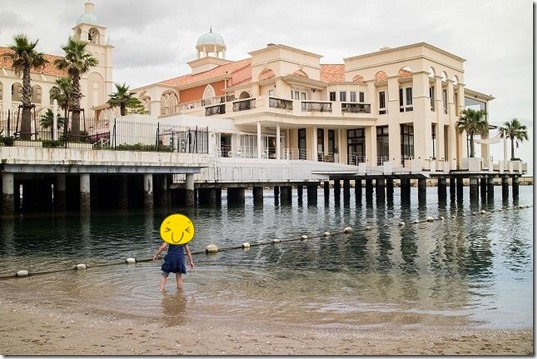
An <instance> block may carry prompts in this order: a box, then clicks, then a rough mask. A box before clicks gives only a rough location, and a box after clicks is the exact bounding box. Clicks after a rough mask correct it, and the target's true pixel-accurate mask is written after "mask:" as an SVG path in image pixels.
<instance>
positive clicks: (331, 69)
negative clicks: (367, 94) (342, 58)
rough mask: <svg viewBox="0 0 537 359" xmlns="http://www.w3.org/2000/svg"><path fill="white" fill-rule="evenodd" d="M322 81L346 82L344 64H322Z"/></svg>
mask: <svg viewBox="0 0 537 359" xmlns="http://www.w3.org/2000/svg"><path fill="white" fill-rule="evenodd" d="M321 81H322V82H326V83H333V82H344V81H345V65H344V64H321Z"/></svg>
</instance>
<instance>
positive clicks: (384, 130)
mask: <svg viewBox="0 0 537 359" xmlns="http://www.w3.org/2000/svg"><path fill="white" fill-rule="evenodd" d="M389 160H390V138H389V135H388V126H379V127H377V166H382V164H383V163H384V162H386V161H389Z"/></svg>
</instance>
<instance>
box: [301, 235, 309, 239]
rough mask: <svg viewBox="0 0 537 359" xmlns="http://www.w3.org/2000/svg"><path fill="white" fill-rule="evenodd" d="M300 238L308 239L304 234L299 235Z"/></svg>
mask: <svg viewBox="0 0 537 359" xmlns="http://www.w3.org/2000/svg"><path fill="white" fill-rule="evenodd" d="M300 238H302V239H308V236H306V235H305V234H303V235H301V236H300Z"/></svg>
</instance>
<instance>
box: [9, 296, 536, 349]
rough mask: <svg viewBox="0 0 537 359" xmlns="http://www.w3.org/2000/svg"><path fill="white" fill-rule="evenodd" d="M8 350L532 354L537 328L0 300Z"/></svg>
mask: <svg viewBox="0 0 537 359" xmlns="http://www.w3.org/2000/svg"><path fill="white" fill-rule="evenodd" d="M0 317H1V318H2V320H1V322H0V354H3V355H187V356H188V355H533V354H534V344H533V343H534V338H533V330H532V329H528V330H489V329H471V330H469V329H464V330H454V329H452V328H450V329H448V330H444V329H439V330H431V329H411V330H408V329H401V327H399V328H397V327H393V328H392V327H390V328H374V329H364V330H356V329H345V328H334V329H326V328H305V327H302V326H295V325H293V324H289V325H285V326H282V325H274V324H271V323H262V324H260V323H259V322H252V323H248V322H246V323H245V322H243V321H241V322H238V321H230V320H225V321H219V320H211V321H210V322H208V321H207V320H206V319H205V318H185V320H184V322H182V323H180V324H178V325H166V324H165V323H162V322H153V323H148V322H144V320H141V319H140V318H128V319H125V318H122V319H119V318H115V317H113V316H111V315H98V314H94V313H87V312H84V313H76V312H75V313H63V312H61V311H58V310H52V309H50V308H46V307H45V308H42V307H39V308H38V307H37V306H35V305H34V304H25V303H13V302H10V301H6V300H2V301H0Z"/></svg>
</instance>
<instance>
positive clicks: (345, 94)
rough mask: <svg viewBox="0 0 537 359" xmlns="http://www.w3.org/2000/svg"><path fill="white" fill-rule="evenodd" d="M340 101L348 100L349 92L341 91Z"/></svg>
mask: <svg viewBox="0 0 537 359" xmlns="http://www.w3.org/2000/svg"><path fill="white" fill-rule="evenodd" d="M339 101H341V102H345V101H347V92H345V91H340V92H339Z"/></svg>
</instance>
